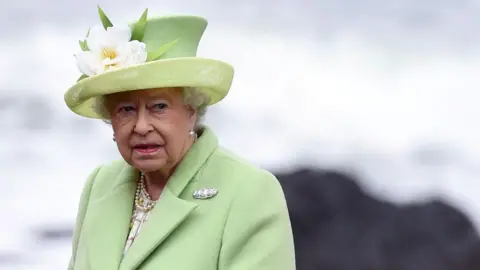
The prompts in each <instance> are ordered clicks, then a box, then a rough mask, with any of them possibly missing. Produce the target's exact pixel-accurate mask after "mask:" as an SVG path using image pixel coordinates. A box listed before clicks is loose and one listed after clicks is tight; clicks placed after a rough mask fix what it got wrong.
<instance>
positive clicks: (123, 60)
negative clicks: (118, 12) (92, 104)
mask: <svg viewBox="0 0 480 270" xmlns="http://www.w3.org/2000/svg"><path fill="white" fill-rule="evenodd" d="M131 38H132V30H131V29H130V27H129V26H128V25H125V26H110V27H106V28H105V27H102V26H95V27H93V28H92V29H90V31H89V34H88V36H87V38H86V39H85V41H84V42H85V43H84V44H85V45H86V47H87V48H88V50H84V51H81V52H80V53H78V54H76V55H75V58H76V62H77V66H78V68H79V70H80V72H82V73H83V74H84V75H86V76H93V75H97V74H101V73H104V72H107V71H110V70H115V69H119V68H125V67H129V66H134V65H138V64H142V63H145V62H146V60H147V51H146V45H145V43H143V42H140V41H138V40H131Z"/></svg>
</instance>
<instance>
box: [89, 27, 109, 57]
mask: <svg viewBox="0 0 480 270" xmlns="http://www.w3.org/2000/svg"><path fill="white" fill-rule="evenodd" d="M86 40H87V45H88V48H89V49H90V51H92V52H100V51H101V50H102V48H104V47H105V46H106V45H107V43H108V41H107V31H105V29H103V26H100V25H96V26H94V27H92V28H91V29H90V33H89V35H88V37H87V38H86Z"/></svg>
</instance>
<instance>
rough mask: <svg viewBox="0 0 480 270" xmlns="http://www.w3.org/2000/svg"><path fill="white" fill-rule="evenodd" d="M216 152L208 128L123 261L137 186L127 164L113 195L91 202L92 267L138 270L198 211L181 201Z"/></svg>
mask: <svg viewBox="0 0 480 270" xmlns="http://www.w3.org/2000/svg"><path fill="white" fill-rule="evenodd" d="M217 147H218V140H217V138H216V136H215V135H214V134H213V132H212V131H211V130H210V129H209V128H207V127H205V128H203V132H202V134H201V135H200V136H199V138H198V140H197V142H196V143H195V144H193V146H192V147H191V148H190V150H189V151H188V152H187V154H186V155H185V157H184V159H183V161H182V162H181V163H180V164H179V165H178V167H177V169H176V170H175V172H174V173H173V175H172V176H171V177H170V179H169V180H168V182H167V185H166V186H165V188H164V190H163V192H162V194H161V196H160V200H159V201H158V202H157V204H156V206H155V207H154V208H153V210H152V212H151V214H150V217H149V219H148V222H146V223H145V224H144V225H143V227H142V230H141V232H140V234H139V235H138V237H137V239H135V242H134V243H133V245H132V247H131V248H130V249H129V251H128V252H127V254H126V255H125V257H124V258H123V260H122V252H123V248H124V245H125V241H126V239H127V236H128V233H129V226H130V219H131V215H132V211H133V203H134V202H133V200H134V197H135V190H136V182H137V181H138V171H137V170H136V169H134V168H132V167H130V166H129V165H127V164H126V163H125V164H124V165H123V168H122V169H121V171H120V173H119V174H118V176H117V177H116V179H115V182H114V184H113V186H112V188H110V189H109V191H108V193H107V194H106V195H105V196H102V197H101V198H98V199H96V200H94V201H92V205H91V206H90V207H89V208H90V209H91V211H94V213H92V216H93V217H94V218H95V220H93V221H92V222H90V224H91V227H90V228H87V229H88V230H89V234H88V246H89V250H90V252H89V253H90V255H89V257H90V259H91V260H92V261H91V265H92V267H93V268H94V269H105V270H109V269H135V268H136V267H138V266H139V265H140V264H141V263H142V262H143V261H144V260H145V259H146V258H147V257H148V256H149V255H150V254H151V253H152V252H153V251H154V250H155V248H157V247H158V246H159V245H160V244H162V243H163V242H164V241H165V240H166V239H167V238H168V236H169V235H171V233H172V232H174V231H175V229H177V228H178V227H179V226H180V225H181V224H182V222H183V221H184V220H185V219H186V218H187V217H188V215H189V214H190V213H191V212H192V211H193V210H194V209H195V208H196V207H197V204H196V203H194V202H192V201H188V200H184V199H182V198H180V195H181V193H182V191H183V190H184V189H185V187H186V186H187V185H188V184H189V183H190V181H191V180H192V179H193V178H194V176H195V174H196V173H197V171H198V170H199V169H200V168H201V167H202V166H203V164H204V163H205V162H206V161H207V159H208V158H209V157H210V155H211V154H212V153H213V152H214V150H215V149H216V148H217Z"/></svg>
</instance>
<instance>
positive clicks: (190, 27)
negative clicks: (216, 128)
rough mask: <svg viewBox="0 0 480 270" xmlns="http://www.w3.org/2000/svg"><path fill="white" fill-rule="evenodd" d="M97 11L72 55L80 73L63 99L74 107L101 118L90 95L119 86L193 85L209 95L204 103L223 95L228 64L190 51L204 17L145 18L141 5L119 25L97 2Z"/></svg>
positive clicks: (113, 90) (230, 71)
mask: <svg viewBox="0 0 480 270" xmlns="http://www.w3.org/2000/svg"><path fill="white" fill-rule="evenodd" d="M98 11H99V14H100V19H101V21H102V24H103V26H99V27H96V28H91V30H89V33H88V34H87V38H86V39H85V40H83V41H80V47H81V49H82V51H81V52H80V53H79V54H77V55H76V58H77V65H78V66H79V69H80V70H81V71H82V73H84V75H82V77H80V79H79V80H78V81H77V83H76V84H75V85H73V86H72V87H71V88H70V89H68V90H67V92H66V93H65V102H66V104H67V106H68V107H69V108H70V109H71V110H72V111H73V112H74V113H76V114H79V115H81V116H85V117H89V118H101V116H100V115H98V114H97V113H96V112H95V110H94V108H93V107H94V104H95V99H96V98H97V97H99V96H102V95H106V94H112V93H117V92H122V91H132V90H141V89H150V88H161V87H196V88H198V89H199V90H200V91H202V92H203V93H205V94H207V95H208V96H209V97H210V104H209V105H211V104H214V103H217V102H218V101H220V100H222V99H223V98H224V97H225V96H226V95H227V93H228V91H229V89H230V86H231V84H232V80H233V74H234V70H233V67H232V66H230V65H229V64H227V63H225V62H222V61H219V60H215V59H207V58H200V57H197V56H196V54H197V47H198V43H199V42H200V39H201V37H202V35H203V33H204V31H205V29H206V27H207V20H206V19H205V18H202V17H197V16H188V15H173V16H163V17H155V18H150V19H147V10H145V12H144V13H143V15H142V17H141V18H140V19H139V20H138V21H137V22H135V23H133V24H131V25H130V26H128V27H127V26H126V25H125V26H124V27H123V28H122V27H117V26H116V25H115V24H113V25H112V23H111V22H110V20H109V19H108V18H107V16H106V15H105V13H104V12H103V10H102V9H101V8H100V7H99V8H98ZM111 26H113V27H111ZM127 28H128V30H127ZM89 47H92V48H89ZM109 68H110V70H106V71H104V70H103V69H109ZM85 73H87V74H85Z"/></svg>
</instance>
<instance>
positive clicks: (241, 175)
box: [205, 147, 280, 188]
mask: <svg viewBox="0 0 480 270" xmlns="http://www.w3.org/2000/svg"><path fill="white" fill-rule="evenodd" d="M205 169H206V170H207V171H211V172H212V173H213V174H215V175H216V176H217V177H221V178H223V179H225V180H228V181H227V182H228V183H229V185H231V184H234V185H236V184H237V183H241V184H242V185H247V186H248V185H252V186H262V187H265V188H268V187H274V186H277V187H279V186H280V184H279V182H278V180H277V178H276V177H275V176H274V175H273V174H272V173H271V172H269V171H268V170H266V169H263V168H261V167H260V166H257V165H255V164H253V163H251V162H250V161H248V160H246V159H245V158H243V157H241V156H239V155H238V154H236V153H234V152H232V151H231V150H229V149H226V148H223V147H218V148H217V150H215V151H214V152H213V154H212V156H211V157H210V159H209V161H208V162H207V164H206V166H205Z"/></svg>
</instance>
